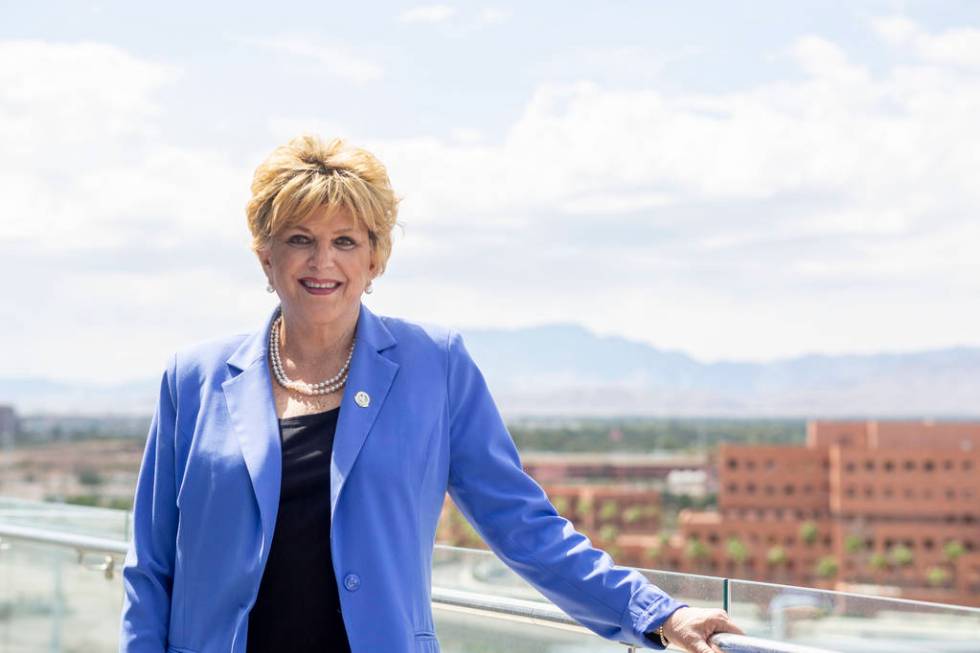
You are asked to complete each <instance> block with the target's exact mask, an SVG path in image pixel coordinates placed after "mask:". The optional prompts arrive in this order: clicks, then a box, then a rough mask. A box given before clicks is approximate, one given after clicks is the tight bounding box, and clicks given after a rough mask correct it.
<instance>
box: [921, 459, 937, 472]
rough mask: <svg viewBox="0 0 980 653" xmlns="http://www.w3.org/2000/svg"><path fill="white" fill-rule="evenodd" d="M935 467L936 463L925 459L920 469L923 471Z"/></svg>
mask: <svg viewBox="0 0 980 653" xmlns="http://www.w3.org/2000/svg"><path fill="white" fill-rule="evenodd" d="M935 467H936V463H934V462H932V461H931V460H927V461H925V462H924V463H922V471H924V472H931V471H932V470H933V469H935Z"/></svg>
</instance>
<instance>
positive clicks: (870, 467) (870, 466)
mask: <svg viewBox="0 0 980 653" xmlns="http://www.w3.org/2000/svg"><path fill="white" fill-rule="evenodd" d="M874 470H875V461H873V460H865V461H864V471H866V472H873V471H874Z"/></svg>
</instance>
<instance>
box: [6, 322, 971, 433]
mask: <svg viewBox="0 0 980 653" xmlns="http://www.w3.org/2000/svg"><path fill="white" fill-rule="evenodd" d="M464 339H465V342H466V346H467V348H468V349H469V351H470V353H471V354H472V356H473V358H474V359H475V360H476V362H477V363H478V365H479V366H480V368H481V369H482V370H483V373H484V375H485V376H486V378H487V382H488V384H489V386H490V388H491V390H492V392H493V395H494V397H495V399H496V401H497V404H498V405H499V406H500V408H501V410H502V411H503V412H504V413H505V415H508V416H520V415H527V416H536V415H541V416H546V415H582V416H602V415H637V416H641V415H651V416H654V415H672V416H695V415H696V416H736V417H737V416H744V417H766V416H799V417H845V416H851V417H865V416H866V417H940V418H943V417H969V416H976V415H980V348H977V347H954V348H948V349H938V350H930V351H917V352H905V353H881V354H867V355H845V356H831V355H809V356H802V357H796V358H788V359H783V360H777V361H773V362H767V363H756V362H738V361H732V362H716V363H705V362H700V361H698V360H696V359H695V358H692V357H691V356H688V355H687V354H684V353H681V352H677V351H666V350H662V349H658V348H656V347H653V346H651V345H648V344H645V343H641V342H636V341H632V340H627V339H625V338H620V337H608V336H598V335H596V334H595V333H592V332H591V331H589V330H587V329H585V328H583V327H581V326H578V325H574V324H554V325H546V326H539V327H531V328H522V329H514V330H497V329H494V330H465V331H464ZM158 384H159V380H158V378H147V379H146V380H145V381H137V382H126V383H124V384H122V383H121V384H108V385H100V384H94V383H89V384H85V383H66V382H60V381H56V380H50V379H41V378H4V377H0V403H10V404H13V405H14V406H15V408H16V409H17V410H18V412H20V413H26V414H31V413H40V412H46V413H47V412H51V413H60V414H66V413H82V414H130V415H132V414H145V413H149V412H152V410H153V405H154V403H155V396H156V392H157V389H158Z"/></svg>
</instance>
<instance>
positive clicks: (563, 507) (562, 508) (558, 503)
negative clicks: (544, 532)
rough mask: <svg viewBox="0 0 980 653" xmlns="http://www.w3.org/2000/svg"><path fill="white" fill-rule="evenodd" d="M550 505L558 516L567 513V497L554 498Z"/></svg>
mask: <svg viewBox="0 0 980 653" xmlns="http://www.w3.org/2000/svg"><path fill="white" fill-rule="evenodd" d="M551 505H553V506H554V507H555V510H557V511H558V514H560V515H565V514H567V513H568V497H555V498H554V500H552V502H551Z"/></svg>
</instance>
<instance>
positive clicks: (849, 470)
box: [844, 462, 854, 474]
mask: <svg viewBox="0 0 980 653" xmlns="http://www.w3.org/2000/svg"><path fill="white" fill-rule="evenodd" d="M844 471H846V472H847V473H848V474H851V473H853V472H854V463H853V462H848V463H847V464H845V465H844Z"/></svg>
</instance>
